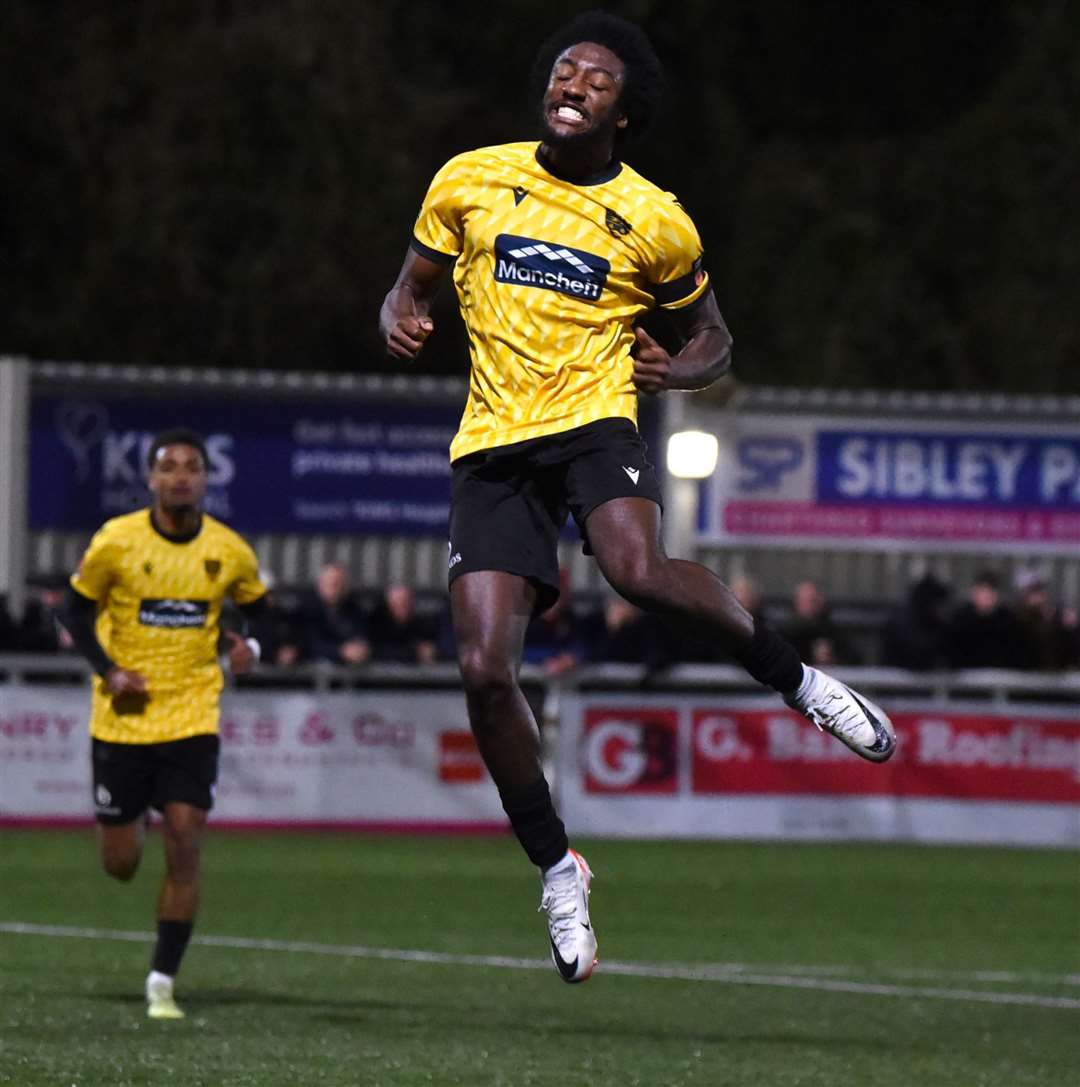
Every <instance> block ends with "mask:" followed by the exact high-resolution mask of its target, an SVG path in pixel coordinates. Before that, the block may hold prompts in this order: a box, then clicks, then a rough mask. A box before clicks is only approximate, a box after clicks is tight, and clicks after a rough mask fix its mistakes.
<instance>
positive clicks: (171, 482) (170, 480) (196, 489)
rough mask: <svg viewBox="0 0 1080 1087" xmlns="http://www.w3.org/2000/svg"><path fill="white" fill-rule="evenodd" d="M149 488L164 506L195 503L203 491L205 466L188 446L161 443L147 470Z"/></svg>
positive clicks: (170, 506)
mask: <svg viewBox="0 0 1080 1087" xmlns="http://www.w3.org/2000/svg"><path fill="white" fill-rule="evenodd" d="M150 490H151V491H152V492H153V494H154V497H155V498H156V499H157V500H158V502H159V503H160V504H161V506H162V508H163V509H169V510H174V509H184V508H186V507H189V506H198V505H199V503H200V502H202V500H203V496H204V495H205V494H206V465H205V464H204V463H203V459H202V454H201V453H200V452H199V451H198V450H197V449H194V448H193V447H192V446H190V445H180V444H176V445H163V446H162V447H161V448H160V449H159V450H158V451H157V456H156V457H155V458H154V465H153V467H152V468H151V469H150Z"/></svg>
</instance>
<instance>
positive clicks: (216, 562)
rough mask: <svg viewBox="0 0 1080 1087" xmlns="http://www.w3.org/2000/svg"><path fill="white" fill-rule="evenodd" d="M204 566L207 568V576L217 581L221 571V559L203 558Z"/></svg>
mask: <svg viewBox="0 0 1080 1087" xmlns="http://www.w3.org/2000/svg"><path fill="white" fill-rule="evenodd" d="M203 566H204V568H205V569H206V576H207V577H208V578H209V579H210V580H211V581H215V580H216V579H217V576H218V574H220V573H221V560H220V559H203Z"/></svg>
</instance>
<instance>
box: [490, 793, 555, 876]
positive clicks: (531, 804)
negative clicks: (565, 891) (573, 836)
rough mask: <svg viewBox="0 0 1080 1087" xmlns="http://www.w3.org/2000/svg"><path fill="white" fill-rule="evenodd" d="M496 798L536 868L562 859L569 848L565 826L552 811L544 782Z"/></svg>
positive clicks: (547, 865) (545, 866)
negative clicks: (498, 798)
mask: <svg viewBox="0 0 1080 1087" xmlns="http://www.w3.org/2000/svg"><path fill="white" fill-rule="evenodd" d="M499 795H500V799H501V800H502V806H503V810H504V811H505V812H506V814H507V816H508V817H509V819H510V825H511V826H512V827H513V828H514V833H515V834H516V835H517V840H518V841H519V842H521V847H522V848H523V849H524V850H525V852H526V853H527V854H528V855H529V860H531V861H532V862H533V864H535V865H536V866H537V868H539V869H541V871H543V870H544V869H547V868H550V867H551V866H552V865H553V864H556V863H557V862H558V861H560V860H562V858H563V857H564V856H566V851H567V850H568V849H569V848H570V842H569V840H568V839H567V837H566V827H564V826H563V821H562V820H561V819H560V818H559V816H558V815H557V814H556V812H555V806H554V805H553V804H552V803H551V792H550V790H549V789H548V783H547V782H546V781H545V780H544V779H543V778H542V777H540V778H537V780H536V781H535V782H534V783H533V784H532V785H526V786H525V788H523V789H514V790H513V791H512V792H508V793H500V794H499Z"/></svg>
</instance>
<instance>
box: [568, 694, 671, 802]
mask: <svg viewBox="0 0 1080 1087" xmlns="http://www.w3.org/2000/svg"><path fill="white" fill-rule="evenodd" d="M678 738H679V711H678V708H676V707H672V708H671V709H664V708H656V709H652V708H649V709H632V708H631V709H625V708H622V707H620V708H617V709H603V708H599V707H597V708H593V709H590V710H588V711H587V712H586V714H585V735H584V737H583V747H582V758H583V763H584V770H585V788H586V790H587V791H588V792H593V793H638V794H641V793H647V794H666V793H674V792H675V791H676V790H677V789H678V784H679V778H678Z"/></svg>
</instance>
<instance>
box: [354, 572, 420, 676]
mask: <svg viewBox="0 0 1080 1087" xmlns="http://www.w3.org/2000/svg"><path fill="white" fill-rule="evenodd" d="M435 637H436V633H435V630H434V629H433V624H432V623H429V622H428V621H427V620H426V619H425V618H424V617H423V616H420V615H417V613H416V598H415V597H414V595H413V591H412V589H411V588H410V587H409V586H408V585H389V586H387V588H386V591H385V592H384V593H383V596H382V600H380V602H379V604H378V606H377V607H376V609H375V611H374V612H373V613H372V615H371V619H370V620H369V623H368V640H369V642H370V643H371V659H372V660H377V661H395V662H397V663H399V664H430V663H431V662H432V661H434V660H435V657H436V646H435Z"/></svg>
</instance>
